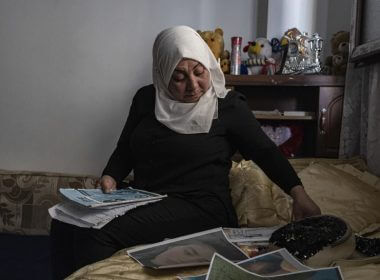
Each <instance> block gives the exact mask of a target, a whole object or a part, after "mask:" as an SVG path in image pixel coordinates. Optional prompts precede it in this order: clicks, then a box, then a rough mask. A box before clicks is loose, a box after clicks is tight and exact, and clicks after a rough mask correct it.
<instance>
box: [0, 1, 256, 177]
mask: <svg viewBox="0 0 380 280" xmlns="http://www.w3.org/2000/svg"><path fill="white" fill-rule="evenodd" d="M255 9H256V0H234V1H229V0H209V1H207V0H203V1H202V0H192V1H188V0H177V1H171V0H151V1H149V0H129V1H128V0H0V169H13V170H41V171H57V172H70V173H86V174H95V175H97V174H99V173H100V172H101V170H102V169H103V167H104V166H105V164H106V162H107V160H108V157H109V156H110V154H111V152H112V151H113V149H114V147H115V144H116V141H117V139H118V137H119V134H120V132H121V129H122V127H123V124H124V122H125V120H126V116H127V113H128V109H129V105H130V102H131V99H132V96H133V94H134V93H135V92H136V90H137V89H138V88H139V87H141V86H143V85H145V84H148V83H151V69H150V68H151V47H152V43H153V40H154V37H155V36H156V34H157V33H158V32H159V31H161V30H162V29H163V28H166V27H169V26H172V25H177V24H186V25H190V26H192V27H193V28H195V29H202V30H209V29H214V28H215V27H218V26H219V27H222V28H223V29H224V31H225V41H226V45H227V48H229V44H230V42H229V38H230V37H231V36H234V35H240V36H243V38H248V39H247V40H250V39H251V38H253V37H255V35H256V27H255V25H254V23H255V22H256V21H255V18H256V15H255V13H256V10H255ZM243 43H244V42H243Z"/></svg>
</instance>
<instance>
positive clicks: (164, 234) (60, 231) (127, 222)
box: [50, 197, 236, 279]
mask: <svg viewBox="0 0 380 280" xmlns="http://www.w3.org/2000/svg"><path fill="white" fill-rule="evenodd" d="M204 200H205V201H197V203H194V202H193V201H189V200H185V199H181V198H174V197H167V198H165V199H163V200H161V201H159V202H155V203H152V204H148V205H144V206H140V207H138V208H136V209H133V210H131V211H129V212H127V213H126V214H125V215H123V216H120V217H117V218H115V219H113V220H112V221H111V222H109V223H108V224H106V225H105V226H104V227H103V228H101V229H92V228H81V227H77V226H73V225H70V224H66V223H62V222H60V221H57V220H54V219H53V221H52V224H51V231H50V239H51V250H52V252H51V255H52V272H53V279H64V278H65V277H67V276H69V275H70V274H71V273H73V272H74V271H76V270H77V269H79V268H81V267H83V266H85V265H87V264H90V263H94V262H96V261H99V260H102V259H105V258H108V257H110V256H111V255H113V254H114V253H115V252H116V251H118V250H120V249H123V248H128V247H131V246H135V245H138V244H147V243H154V242H159V241H162V240H164V239H165V238H174V237H178V236H181V235H186V234H191V233H195V232H199V231H203V230H207V229H211V228H215V227H228V226H230V227H231V226H236V225H235V224H232V223H231V219H229V218H228V215H227V214H226V210H225V209H224V206H222V204H221V203H220V202H217V201H216V200H215V201H213V200H212V199H211V200H209V199H207V198H205V199H204ZM205 203H206V205H207V206H208V207H207V209H210V211H205V210H204V209H205V208H204V207H202V206H200V205H204V204H205Z"/></svg>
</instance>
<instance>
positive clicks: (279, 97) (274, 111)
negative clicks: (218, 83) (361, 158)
mask: <svg viewBox="0 0 380 280" xmlns="http://www.w3.org/2000/svg"><path fill="white" fill-rule="evenodd" d="M344 84H345V83H344V77H340V76H324V75H297V76H290V75H274V76H263V75H257V76H253V75H241V76H235V75H226V85H227V87H230V88H234V89H235V90H237V91H240V92H241V93H243V94H244V95H245V96H246V97H247V101H248V104H249V105H250V107H251V108H252V110H253V111H255V115H256V118H257V119H258V120H259V121H260V122H261V123H262V124H263V125H264V124H268V123H269V124H271V125H274V126H281V125H292V124H297V125H299V126H302V128H303V131H304V133H303V143H302V147H301V148H300V149H299V152H298V153H297V154H296V155H295V156H297V157H337V156H338V152H339V137H340V127H341V119H342V108H343V95H344Z"/></svg>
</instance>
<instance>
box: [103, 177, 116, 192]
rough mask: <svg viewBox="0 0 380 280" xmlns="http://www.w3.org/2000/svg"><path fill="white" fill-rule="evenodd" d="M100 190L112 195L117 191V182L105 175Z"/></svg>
mask: <svg viewBox="0 0 380 280" xmlns="http://www.w3.org/2000/svg"><path fill="white" fill-rule="evenodd" d="M99 185H100V188H101V189H102V191H103V192H104V193H110V192H112V191H115V190H116V181H115V179H114V178H112V177H111V176H109V175H103V176H102V178H100V181H99Z"/></svg>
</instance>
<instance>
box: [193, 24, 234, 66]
mask: <svg viewBox="0 0 380 280" xmlns="http://www.w3.org/2000/svg"><path fill="white" fill-rule="evenodd" d="M197 32H198V33H199V35H200V36H201V37H202V39H203V40H204V41H205V42H206V44H207V45H208V46H209V48H210V49H211V51H212V53H213V54H214V56H215V58H216V60H217V61H218V62H219V63H220V66H221V68H222V71H223V73H228V72H229V68H230V67H229V65H230V62H229V56H230V55H229V52H228V51H227V50H225V49H224V38H223V29H221V28H219V27H218V28H216V29H215V30H214V31H210V30H207V31H201V30H197Z"/></svg>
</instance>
